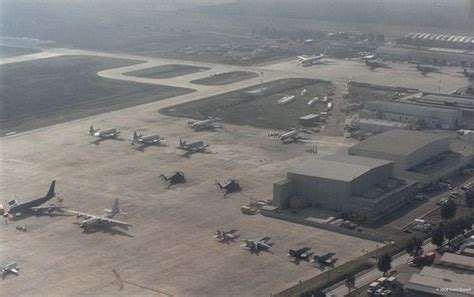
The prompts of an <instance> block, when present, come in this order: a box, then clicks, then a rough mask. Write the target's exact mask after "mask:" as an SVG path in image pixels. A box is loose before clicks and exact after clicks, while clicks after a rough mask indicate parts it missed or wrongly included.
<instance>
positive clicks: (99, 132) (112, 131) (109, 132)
mask: <svg viewBox="0 0 474 297" xmlns="http://www.w3.org/2000/svg"><path fill="white" fill-rule="evenodd" d="M119 134H120V131H119V129H117V128H107V129H101V128H97V129H94V126H91V127H90V128H89V135H90V136H94V137H98V138H102V139H105V138H116V137H117V136H119Z"/></svg>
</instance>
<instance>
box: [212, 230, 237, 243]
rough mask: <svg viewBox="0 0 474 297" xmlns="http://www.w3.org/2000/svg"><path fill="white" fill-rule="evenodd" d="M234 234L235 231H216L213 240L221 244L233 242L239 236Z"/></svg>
mask: <svg viewBox="0 0 474 297" xmlns="http://www.w3.org/2000/svg"><path fill="white" fill-rule="evenodd" d="M236 232H237V230H236V229H230V230H227V231H221V230H217V231H216V233H214V238H215V239H217V240H218V241H221V242H224V241H229V240H234V239H235V238H237V237H238V236H239V235H238V234H236Z"/></svg>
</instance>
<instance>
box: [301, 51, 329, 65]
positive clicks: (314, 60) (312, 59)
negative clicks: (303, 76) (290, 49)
mask: <svg viewBox="0 0 474 297" xmlns="http://www.w3.org/2000/svg"><path fill="white" fill-rule="evenodd" d="M297 58H298V60H299V64H300V65H301V66H303V67H306V66H311V65H316V64H321V63H322V62H321V59H322V58H324V55H323V54H319V55H311V56H309V55H301V56H298V57H297Z"/></svg>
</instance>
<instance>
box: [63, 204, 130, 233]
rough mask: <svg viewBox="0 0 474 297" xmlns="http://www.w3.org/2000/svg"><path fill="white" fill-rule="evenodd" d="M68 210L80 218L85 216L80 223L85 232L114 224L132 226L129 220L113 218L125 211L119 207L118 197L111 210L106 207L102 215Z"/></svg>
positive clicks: (126, 227) (125, 227) (122, 226)
mask: <svg viewBox="0 0 474 297" xmlns="http://www.w3.org/2000/svg"><path fill="white" fill-rule="evenodd" d="M68 212H70V213H72V214H75V215H76V216H77V217H78V218H80V217H83V218H85V220H84V221H82V222H81V223H80V224H79V227H81V228H83V229H84V231H85V232H87V231H89V230H91V229H97V228H108V227H113V226H118V227H121V228H124V229H128V227H130V226H132V225H130V224H129V223H127V222H122V221H118V220H114V219H113V217H114V216H115V215H117V214H119V213H123V212H122V210H121V209H120V207H119V201H118V199H115V201H114V204H113V207H112V209H111V210H109V209H105V213H104V214H103V215H102V216H96V215H91V214H88V213H83V212H78V211H74V210H68Z"/></svg>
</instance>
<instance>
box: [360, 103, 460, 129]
mask: <svg viewBox="0 0 474 297" xmlns="http://www.w3.org/2000/svg"><path fill="white" fill-rule="evenodd" d="M359 117H360V118H370V119H380V120H385V121H394V122H401V123H410V124H416V125H418V126H420V127H423V128H433V129H436V128H441V129H448V130H454V129H457V128H458V125H459V124H460V123H461V119H462V112H461V111H460V110H457V109H449V108H438V107H431V106H425V105H418V104H409V103H402V102H390V101H370V102H367V103H366V104H365V108H364V109H363V110H361V111H360V112H359Z"/></svg>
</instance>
